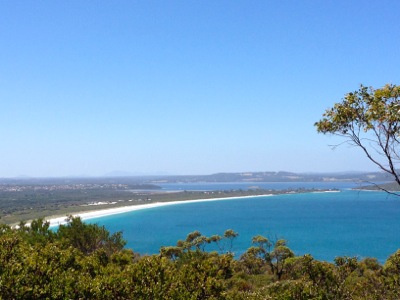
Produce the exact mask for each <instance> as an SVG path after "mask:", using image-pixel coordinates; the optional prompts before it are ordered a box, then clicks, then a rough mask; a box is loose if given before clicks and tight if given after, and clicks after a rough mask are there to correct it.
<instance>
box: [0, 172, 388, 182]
mask: <svg viewBox="0 0 400 300" xmlns="http://www.w3.org/2000/svg"><path fill="white" fill-rule="evenodd" d="M111 175H114V176H111ZM116 175H117V173H114V174H108V176H104V177H81V178H80V177H65V178H61V177H60V178H30V177H27V178H0V184H32V185H38V184H39V185H40V184H77V183H96V184H112V183H121V184H143V183H145V184H148V183H151V184H157V183H177V182H184V183H185V182H186V183H194V182H334V181H341V182H343V181H348V182H360V183H382V182H385V183H387V182H391V181H392V178H391V177H390V176H389V175H387V174H386V173H383V172H340V173H294V172H286V171H279V172H273V171H270V172H238V173H216V174H211V175H176V176H174V175H153V176H144V175H124V174H123V173H118V175H119V176H116Z"/></svg>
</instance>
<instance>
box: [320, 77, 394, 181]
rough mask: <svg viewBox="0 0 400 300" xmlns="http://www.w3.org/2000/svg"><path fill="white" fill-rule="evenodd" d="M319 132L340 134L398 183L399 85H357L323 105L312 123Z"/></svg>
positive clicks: (346, 141)
mask: <svg viewBox="0 0 400 300" xmlns="http://www.w3.org/2000/svg"><path fill="white" fill-rule="evenodd" d="M314 125H315V126H316V127H317V131H318V132H319V133H323V134H334V135H338V136H341V137H344V138H345V139H346V140H345V143H348V144H350V145H355V146H357V147H359V148H361V150H362V151H363V152H364V154H365V155H366V156H367V157H368V159H369V160H370V161H372V162H373V163H374V164H375V165H377V166H378V167H379V168H380V169H381V170H382V171H384V172H386V173H388V174H390V175H391V176H393V177H394V180H395V181H396V182H397V184H399V185H400V173H399V172H398V171H397V168H398V165H399V163H400V86H396V85H393V84H386V85H385V86H384V87H382V88H380V89H374V88H372V87H369V88H368V87H365V86H363V85H361V86H360V88H359V90H357V91H354V92H351V93H348V94H346V95H345V97H344V99H343V100H342V102H340V103H336V104H335V105H334V106H333V107H332V108H330V109H327V110H326V111H325V113H324V114H323V117H322V119H321V120H319V121H318V122H316V123H315V124H314Z"/></svg>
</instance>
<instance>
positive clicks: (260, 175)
mask: <svg viewBox="0 0 400 300" xmlns="http://www.w3.org/2000/svg"><path fill="white" fill-rule="evenodd" d="M148 180H150V181H152V182H324V181H325V182H332V181H349V182H388V181H391V177H390V176H389V175H387V174H385V173H382V172H365V173H364V172H342V173H293V172H285V171H279V172H240V173H216V174H211V175H186V176H159V177H157V178H148Z"/></svg>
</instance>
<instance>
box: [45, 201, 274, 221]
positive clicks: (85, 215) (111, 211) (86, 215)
mask: <svg viewBox="0 0 400 300" xmlns="http://www.w3.org/2000/svg"><path fill="white" fill-rule="evenodd" d="M265 196H272V195H270V194H268V195H259V196H243V197H226V198H211V199H199V200H187V201H172V202H156V203H148V204H139V205H131V206H122V207H115V208H108V209H102V210H95V211H90V212H81V213H76V214H72V215H73V216H74V217H78V216H79V217H81V218H82V220H89V219H94V218H100V217H105V216H111V215H115V214H121V213H125V212H130V211H135V210H141V209H148V208H154V207H160V206H167V205H175V204H183V203H196V202H209V201H221V200H232V199H243V198H255V197H265ZM66 219H67V217H66V216H63V217H54V218H52V217H50V218H46V220H47V221H49V222H50V226H58V225H61V224H65V223H66Z"/></svg>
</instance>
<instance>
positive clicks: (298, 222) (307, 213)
mask: <svg viewBox="0 0 400 300" xmlns="http://www.w3.org/2000/svg"><path fill="white" fill-rule="evenodd" d="M254 185H257V186H259V187H261V188H275V189H286V188H302V187H304V188H339V189H340V192H329V193H305V194H286V195H277V196H268V197H257V198H242V199H240V198H238V199H231V200H222V201H213V202H200V203H184V204H177V205H173V206H165V207H159V208H153V209H145V210H140V211H133V212H129V213H124V214H119V215H113V216H108V217H102V218H98V219H92V220H88V222H91V223H98V224H100V225H105V226H106V227H107V228H108V229H109V230H110V231H112V232H114V231H123V234H124V238H125V239H126V240H127V241H128V244H127V247H129V248H132V249H133V250H134V251H136V252H139V253H141V254H146V253H148V254H154V253H158V251H159V248H160V247H161V246H172V245H175V244H176V241H177V240H179V239H185V237H186V235H187V234H188V233H189V232H192V231H194V230H199V231H200V232H201V233H202V234H204V235H207V236H210V235H213V234H220V235H222V234H223V233H224V231H225V230H226V229H233V230H235V231H236V232H238V233H239V237H238V238H237V240H235V241H234V244H233V251H234V252H235V253H236V254H237V255H240V254H241V253H243V252H244V251H245V250H246V249H247V248H249V247H250V246H251V238H252V237H253V236H255V235H259V234H261V235H264V236H266V237H268V238H270V239H271V240H276V239H281V238H283V239H286V240H287V241H288V245H289V247H290V248H291V249H292V250H293V251H294V252H295V253H296V254H298V255H302V254H306V253H310V254H311V255H313V256H314V257H315V258H317V259H321V260H327V261H333V259H334V258H335V257H336V256H343V255H347V256H358V257H359V258H363V257H376V258H378V260H379V261H381V262H384V261H385V260H386V259H387V257H388V256H389V255H390V254H392V253H394V252H395V251H396V250H397V249H398V248H400V235H399V229H400V197H396V196H389V195H388V194H386V193H383V192H365V191H364V192H361V191H354V190H350V189H349V188H350V187H352V186H355V184H354V183H290V184H288V183H268V184H260V183H257V184H252V183H246V184H237V183H231V184H208V183H207V184H191V185H189V184H165V185H163V188H164V189H165V190H182V189H183V190H219V189H221V190H224V189H246V188H248V187H250V186H254ZM206 249H207V248H206Z"/></svg>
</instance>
